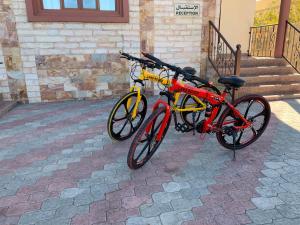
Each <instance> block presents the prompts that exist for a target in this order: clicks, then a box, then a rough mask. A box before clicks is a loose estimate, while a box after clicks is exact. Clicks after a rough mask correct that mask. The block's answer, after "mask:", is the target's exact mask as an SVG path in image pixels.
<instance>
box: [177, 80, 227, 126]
mask: <svg viewBox="0 0 300 225" xmlns="http://www.w3.org/2000/svg"><path fill="white" fill-rule="evenodd" d="M197 87H198V88H203V89H205V90H208V91H210V92H213V93H215V94H218V95H220V94H221V92H220V91H219V89H217V88H216V87H214V86H208V85H205V84H199V85H198V86H197ZM200 100H201V99H200ZM188 105H195V108H198V107H200V104H199V103H198V102H197V101H196V100H195V99H194V97H193V96H191V95H184V96H183V98H182V101H181V104H180V108H181V109H185V108H187V106H188ZM221 110H222V107H220V108H219V111H218V114H217V117H218V116H219V114H220V112H221ZM180 117H181V119H182V121H183V122H184V123H185V124H187V125H188V126H189V127H190V128H191V127H193V117H192V112H180ZM217 117H216V118H217ZM203 119H205V117H204V112H203V111H199V112H196V115H195V122H196V123H197V122H199V121H201V120H203Z"/></svg>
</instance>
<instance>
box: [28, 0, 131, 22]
mask: <svg viewBox="0 0 300 225" xmlns="http://www.w3.org/2000/svg"><path fill="white" fill-rule="evenodd" d="M26 5H27V13H28V20H29V21H31V22H51V21H52V22H95V23H96V22H101V23H126V22H128V20H129V15H128V13H129V7H128V0H26Z"/></svg>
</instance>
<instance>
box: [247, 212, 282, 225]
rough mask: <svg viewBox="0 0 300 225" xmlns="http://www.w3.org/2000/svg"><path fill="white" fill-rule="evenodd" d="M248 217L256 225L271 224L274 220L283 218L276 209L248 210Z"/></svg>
mask: <svg viewBox="0 0 300 225" xmlns="http://www.w3.org/2000/svg"><path fill="white" fill-rule="evenodd" d="M247 215H248V216H249V217H250V219H251V220H252V221H253V222H254V223H255V224H269V223H272V221H273V220H274V219H280V218H282V216H281V215H280V214H279V213H278V212H277V210H275V209H271V210H261V209H254V210H248V211H247Z"/></svg>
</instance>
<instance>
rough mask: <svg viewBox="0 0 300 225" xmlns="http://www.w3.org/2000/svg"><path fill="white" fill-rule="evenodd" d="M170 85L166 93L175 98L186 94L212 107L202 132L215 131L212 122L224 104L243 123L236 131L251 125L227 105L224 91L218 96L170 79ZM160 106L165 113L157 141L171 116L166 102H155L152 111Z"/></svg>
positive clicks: (229, 104) (215, 128) (230, 105)
mask: <svg viewBox="0 0 300 225" xmlns="http://www.w3.org/2000/svg"><path fill="white" fill-rule="evenodd" d="M171 83H172V85H171V86H170V87H169V88H168V91H169V92H171V93H175V96H176V95H177V94H178V93H179V94H180V93H186V94H189V95H191V96H195V97H197V98H201V99H204V100H206V101H208V102H209V103H210V104H211V105H212V106H214V107H213V110H212V113H211V116H210V117H208V118H207V119H205V121H204V124H203V132H209V131H213V130H217V125H216V124H214V120H215V119H216V117H217V114H218V110H219V108H220V106H221V105H222V104H224V103H225V104H226V105H227V106H228V107H229V108H230V109H231V110H232V112H233V114H234V116H235V117H236V118H239V119H241V120H242V121H243V123H244V125H242V126H234V128H235V129H236V130H241V129H246V128H248V127H249V126H251V125H252V123H251V122H249V121H248V120H246V119H245V118H244V117H243V116H242V115H241V113H240V112H239V111H238V110H237V109H236V108H235V107H234V106H233V105H232V104H231V103H229V102H228V101H227V100H226V96H227V93H226V91H224V92H223V93H222V94H221V95H218V94H215V93H212V92H209V91H207V90H205V89H201V88H196V87H193V86H191V85H188V84H184V83H181V82H179V81H178V80H177V79H174V78H173V79H172V82H171ZM160 105H163V106H165V107H166V110H167V112H166V115H165V118H164V119H163V122H162V126H161V128H160V130H159V133H158V135H157V137H156V138H157V141H160V140H161V138H162V136H163V132H164V129H165V128H166V126H167V123H168V121H169V119H170V116H171V107H170V105H169V104H168V103H167V102H165V101H163V100H161V99H160V100H158V101H157V102H156V104H155V105H154V107H153V109H154V110H155V109H157V108H158V107H159V106H160ZM234 122H236V121H235V120H234V121H228V122H227V123H226V124H231V123H234ZM151 126H152V125H151V124H150V125H149V127H148V128H147V132H149V131H150V129H151Z"/></svg>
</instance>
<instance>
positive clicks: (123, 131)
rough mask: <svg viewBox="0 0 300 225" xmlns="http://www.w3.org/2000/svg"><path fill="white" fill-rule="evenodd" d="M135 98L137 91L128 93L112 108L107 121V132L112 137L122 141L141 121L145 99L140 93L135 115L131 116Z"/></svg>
mask: <svg viewBox="0 0 300 225" xmlns="http://www.w3.org/2000/svg"><path fill="white" fill-rule="evenodd" d="M137 98H138V94H137V92H131V93H128V94H127V95H125V96H124V97H122V98H121V99H120V100H119V101H118V102H117V104H116V105H115V106H114V108H113V109H112V111H111V113H110V116H109V119H108V122H107V130H108V134H109V136H110V137H111V138H112V139H114V140H117V141H124V140H126V139H128V138H130V137H131V136H132V135H133V134H134V133H135V132H136V131H137V129H138V128H139V127H140V126H141V124H142V123H143V121H144V118H145V116H146V113H147V99H146V97H145V96H144V95H142V98H141V101H140V102H139V104H138V108H137V113H136V116H135V117H133V112H134V109H135V106H136V101H137Z"/></svg>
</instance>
